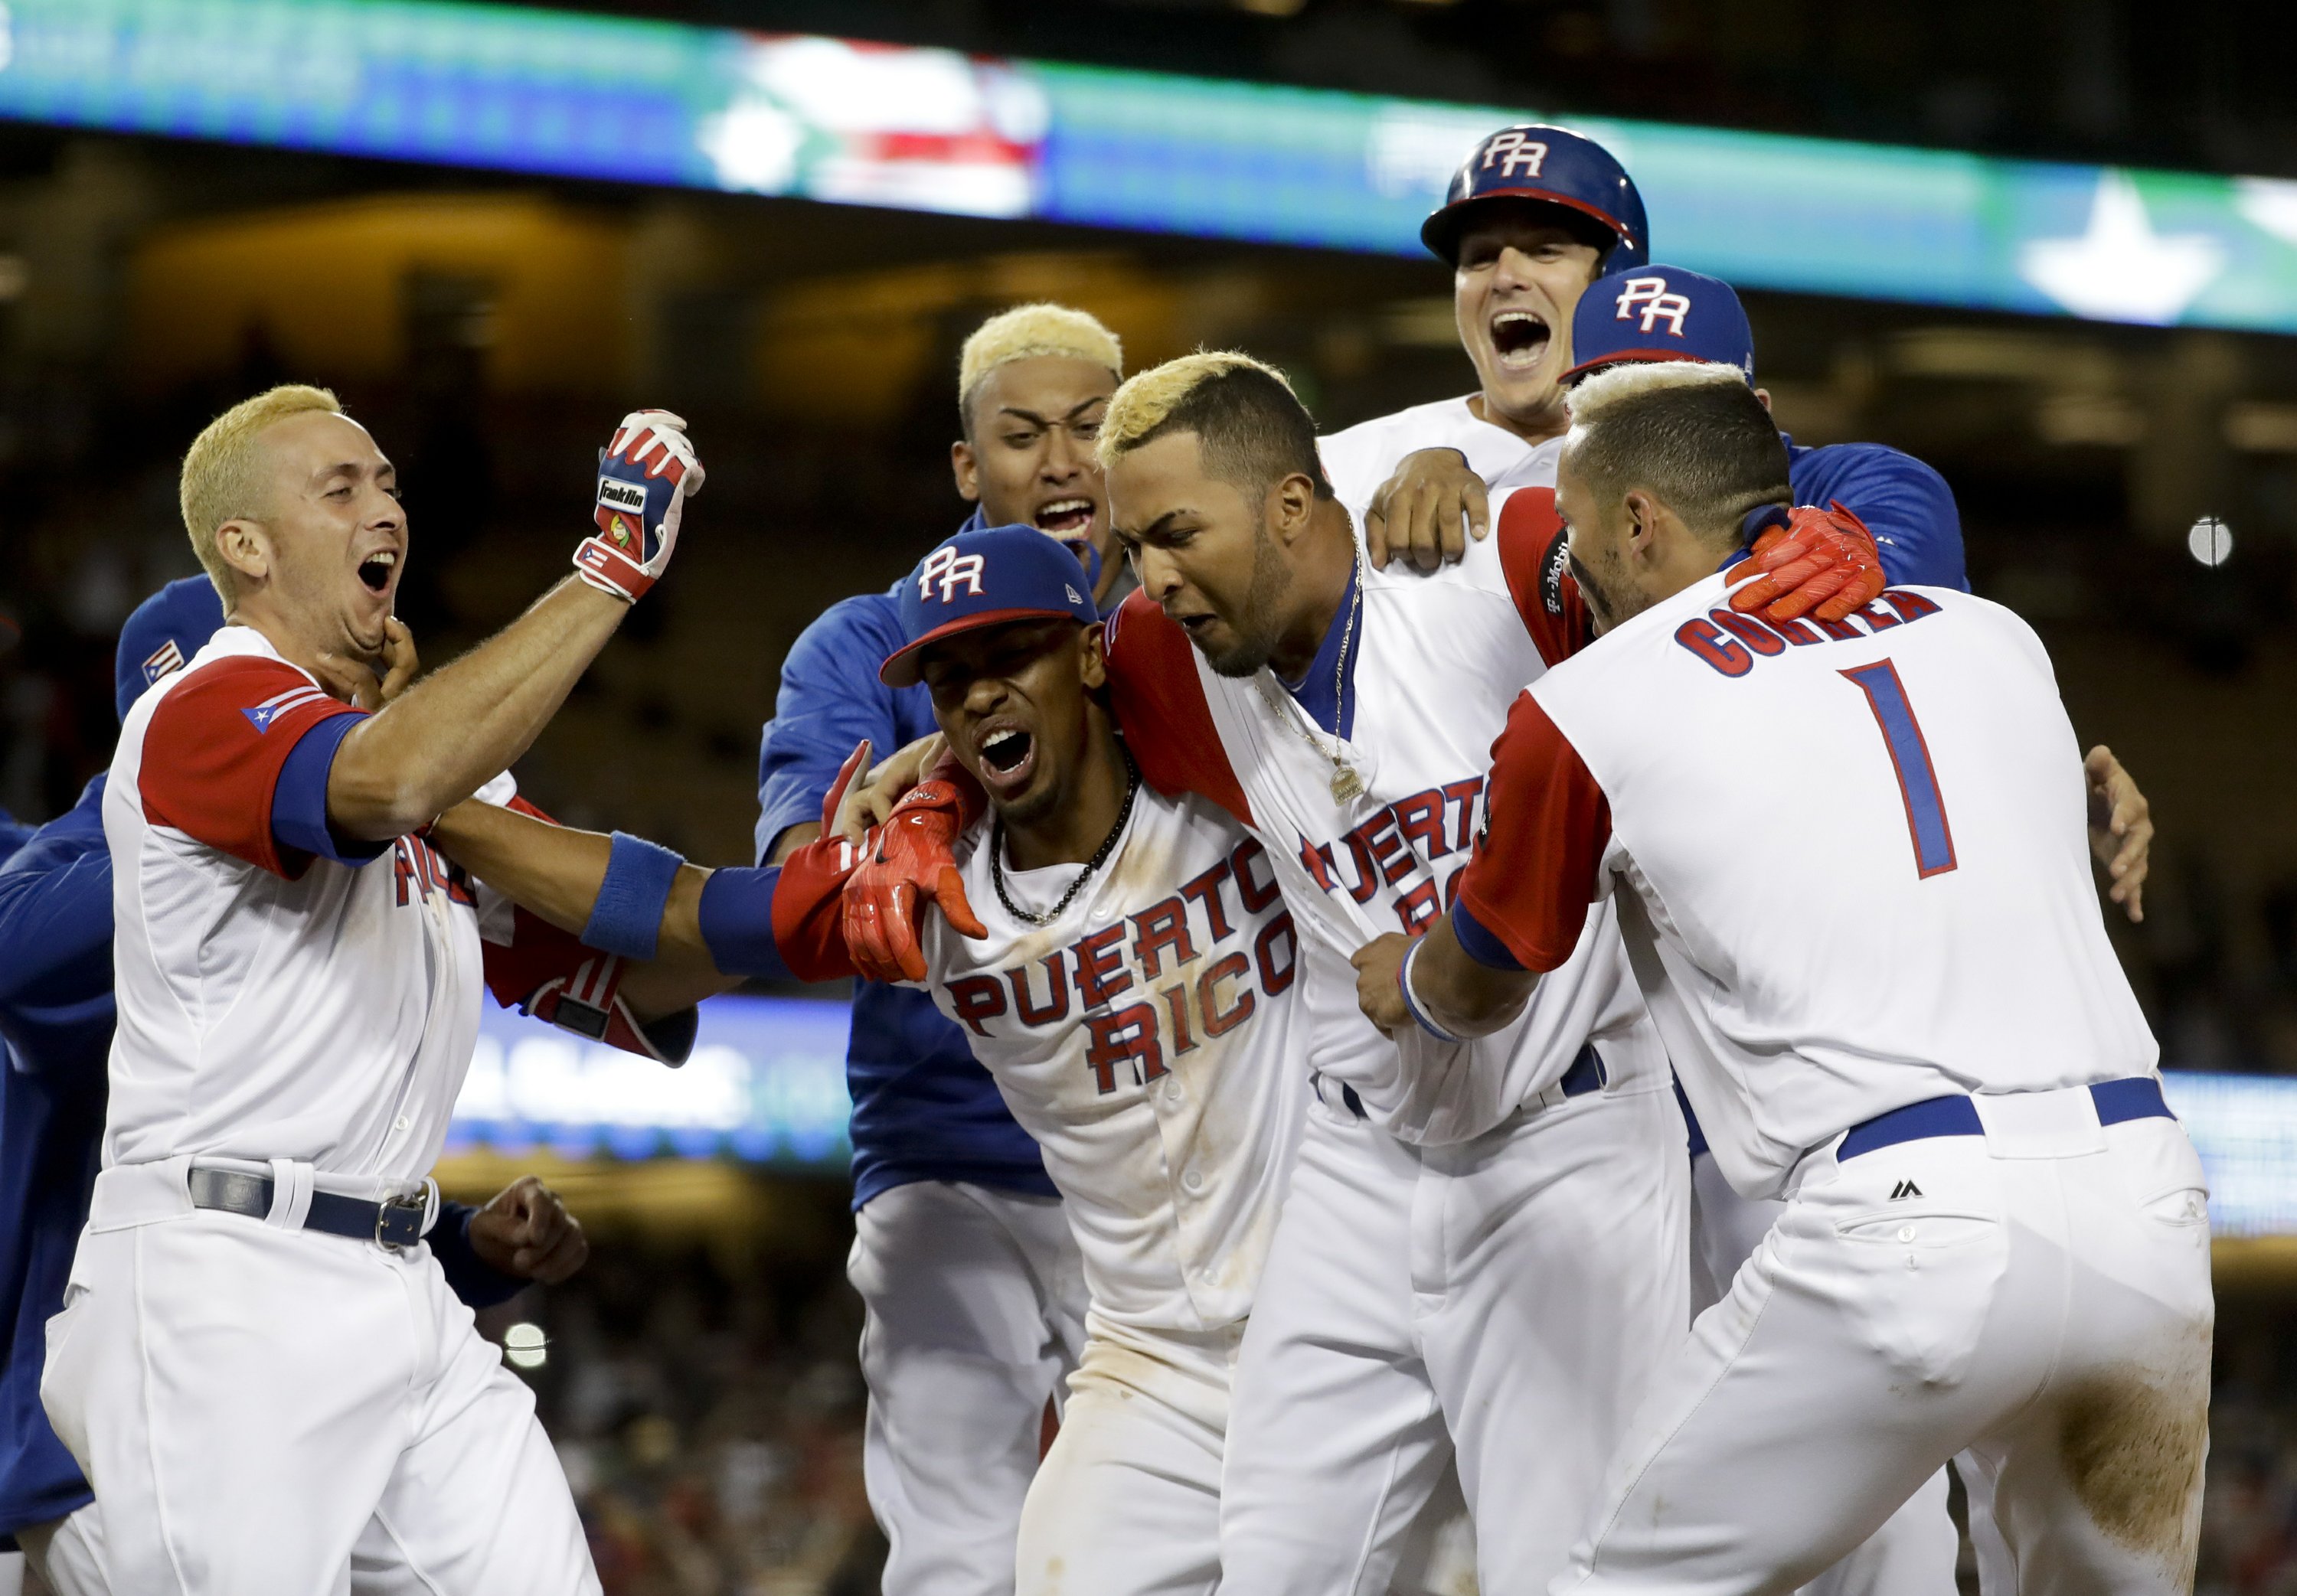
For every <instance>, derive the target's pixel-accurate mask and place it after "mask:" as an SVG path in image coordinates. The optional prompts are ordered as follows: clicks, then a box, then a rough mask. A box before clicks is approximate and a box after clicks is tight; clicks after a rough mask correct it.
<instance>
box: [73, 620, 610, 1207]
mask: <svg viewBox="0 0 2297 1596" xmlns="http://www.w3.org/2000/svg"><path fill="white" fill-rule="evenodd" d="M361 718H362V713H361V712H359V711H358V710H355V709H353V708H351V707H350V705H348V704H344V703H339V702H337V701H336V700H334V699H333V698H330V697H329V696H327V695H326V694H325V692H323V691H322V690H321V689H320V687H318V684H317V682H316V681H315V680H313V679H312V678H311V677H310V676H309V675H308V674H307V673H306V672H304V671H303V670H301V669H299V668H297V667H296V666H294V665H292V664H289V663H288V662H286V661H285V660H284V659H283V658H282V657H281V656H280V654H279V653H278V651H277V650H276V649H275V648H274V647H273V646H271V644H270V642H269V641H268V639H266V638H264V636H263V634H262V633H260V632H259V631H257V630H256V629H254V628H252V627H247V626H226V627H224V628H223V629H221V630H219V631H218V632H217V633H216V635H215V637H214V638H212V639H211V640H210V642H209V643H208V645H207V646H205V647H204V648H202V649H201V650H200V652H199V653H198V654H195V655H194V656H193V659H192V661H191V663H190V664H189V665H188V666H187V667H186V668H185V670H182V671H179V672H178V673H177V674H176V675H173V676H170V677H169V678H167V679H164V680H162V681H161V682H160V683H159V684H158V685H157V686H156V687H152V689H150V690H149V691H148V692H146V693H145V694H144V696H143V697H141V698H140V699H138V700H137V701H136V704H135V706H134V707H133V708H131V709H130V710H129V711H128V718H127V720H126V721H125V723H124V724H123V725H122V726H121V728H120V732H119V750H118V752H117V753H116V754H115V755H114V756H113V760H112V765H111V781H110V783H109V784H108V786H107V787H106V789H105V792H104V801H103V826H104V835H105V840H106V842H107V843H109V845H110V848H111V862H112V913H113V926H114V930H113V939H112V948H113V964H114V967H115V976H116V981H117V991H118V997H119V1029H118V1031H117V1032H116V1033H115V1035H114V1037H113V1040H112V1045H111V1106H110V1109H109V1118H108V1121H107V1123H106V1125H105V1129H104V1139H103V1162H104V1164H105V1165H106V1167H111V1166H112V1165H117V1164H143V1163H149V1162H152V1161H155V1160H159V1159H163V1158H169V1157H172V1156H177V1155H178V1154H192V1155H195V1156H220V1157H231V1158H241V1159H248V1160H254V1161H263V1160H268V1159H273V1158H289V1159H297V1160H301V1161H303V1162H306V1163H309V1164H312V1165H314V1166H315V1167H316V1168H317V1170H318V1171H320V1172H322V1173H324V1174H326V1175H330V1176H333V1177H336V1178H338V1179H339V1180H348V1181H354V1182H364V1181H372V1182H373V1186H374V1189H375V1191H376V1192H378V1193H381V1192H383V1191H386V1190H392V1189H406V1188H408V1187H409V1186H412V1185H414V1184H416V1183H418V1182H419V1181H421V1180H422V1179H423V1177H424V1175H425V1174H427V1173H428V1172H429V1171H430V1169H431V1166H432V1164H433V1163H435V1162H436V1161H437V1159H438V1156H439V1149H440V1145H441V1143H442V1142H443V1141H444V1139H445V1137H446V1133H447V1122H448V1118H449V1114H450V1113H451V1111H452V1109H453V1107H454V1103H455V1096H456V1093H457V1091H459V1090H461V1087H462V1083H463V1074H464V1072H465V1070H466V1069H467V1068H468V1067H469V1065H470V1060H471V1047H472V1044H473V1041H475V1040H476V1038H477V1034H478V1024H479V1007H478V1006H479V993H480V991H481V989H482V985H483V984H484V983H485V982H486V981H487V979H489V978H490V977H493V976H498V975H506V974H507V973H508V967H509V966H510V965H511V964H512V963H513V962H514V961H512V960H509V959H504V960H502V961H501V967H500V968H498V967H497V951H496V949H495V945H494V944H495V942H504V943H507V942H508V941H509V940H510V938H511V936H512V934H513V933H512V929H511V928H512V926H513V925H514V923H515V924H516V925H517V926H519V927H520V929H519V932H518V934H519V936H520V938H521V940H522V941H524V940H526V936H527V933H528V929H529V928H530V927H531V928H533V929H535V930H536V931H539V932H540V933H541V934H542V940H544V941H546V942H548V941H552V940H554V939H555V941H556V944H557V949H558V950H560V951H563V953H564V957H565V971H566V972H567V973H572V972H577V971H579V972H581V975H580V978H581V979H584V980H594V979H595V980H597V981H599V982H603V983H604V985H602V986H601V987H600V989H599V991H597V992H595V993H593V992H590V991H589V988H587V987H586V988H585V989H584V991H585V994H586V995H590V996H597V997H598V999H599V1002H598V1005H597V1007H599V1008H605V1005H606V1003H607V1002H608V1001H609V1000H610V999H609V998H608V997H607V996H606V992H607V989H609V988H610V987H611V984H612V977H613V969H614V967H615V965H614V961H613V960H611V959H607V958H603V957H601V956H597V955H591V954H586V953H583V952H582V951H581V950H580V948H579V947H577V946H576V945H575V944H574V943H573V942H572V939H571V938H563V937H560V936H559V935H558V934H556V933H551V932H548V931H547V927H541V926H540V924H539V922H534V921H530V920H527V919H525V918H524V917H514V916H513V915H512V914H511V913H510V911H509V905H508V903H507V902H506V901H504V900H502V899H500V898H498V897H496V896H494V895H493V894H492V893H486V894H485V897H486V900H487V905H488V930H489V935H490V942H489V944H488V948H489V951H488V952H487V953H486V955H485V962H484V964H483V965H482V942H481V935H480V911H481V903H480V899H481V890H474V884H473V883H472V881H471V880H470V878H469V877H468V876H465V875H464V874H463V872H462V871H460V870H459V869H457V868H453V867H452V866H450V865H449V864H448V862H447V861H446V860H444V859H442V858H440V855H439V854H438V853H436V852H434V851H432V849H431V847H430V846H429V844H427V843H424V841H423V840H422V839H421V838H419V837H413V836H404V837H400V838H398V839H397V840H396V841H394V842H391V843H353V842H350V841H348V840H346V839H343V838H342V837H339V836H337V835H334V834H333V832H332V831H331V829H330V827H328V824H327V818H326V786H327V774H328V770H329V769H330V767H331V765H332V763H333V757H334V752H335V749H336V747H337V745H339V744H340V743H341V742H342V739H343V737H344V736H345V735H346V734H347V733H348V732H349V731H350V728H352V727H354V726H356V725H357V724H358V721H359V720H360V719H361ZM520 957H521V959H522V960H523V959H524V958H525V957H526V950H522V952H521V956H520ZM526 974H527V975H528V976H530V977H531V976H532V975H533V974H534V973H533V972H532V970H531V968H530V969H529V970H528V971H527V972H526ZM536 984H537V981H536V980H535V979H526V980H524V981H523V982H522V983H521V984H520V985H519V989H518V990H517V991H515V992H511V993H507V994H504V995H505V1000H506V1001H510V1000H516V999H517V998H520V997H523V996H524V995H526V994H527V993H528V992H531V991H532V990H533V988H534V986H535V985H536ZM501 991H502V989H501V987H500V986H499V985H498V993H500V992H501Z"/></svg>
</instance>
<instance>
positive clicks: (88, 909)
mask: <svg viewBox="0 0 2297 1596" xmlns="http://www.w3.org/2000/svg"><path fill="white" fill-rule="evenodd" d="M222 624H223V606H222V605H221V604H220V603H218V600H217V598H216V591H215V587H214V585H213V584H212V583H211V582H210V581H209V580H208V579H207V578H206V577H204V576H196V577H186V578H185V579H184V580H181V581H177V582H171V583H169V585H168V586H167V587H166V588H162V589H161V591H160V592H158V593H155V594H153V595H152V596H151V597H150V598H148V599H146V600H145V601H144V603H143V604H141V605H137V606H136V612H135V613H133V614H131V615H130V616H128V621H127V623H126V624H125V625H124V626H122V627H121V628H120V632H119V650H118V666H117V674H118V687H117V698H118V703H119V713H120V717H121V718H122V719H123V720H124V719H126V717H127V713H128V707H129V706H130V705H131V704H133V703H135V701H136V698H138V697H139V696H141V695H142V694H143V692H144V689H145V688H146V687H149V686H150V685H151V684H152V682H154V681H157V680H158V679H161V677H164V676H167V675H169V674H171V673H172V672H174V671H176V670H181V669H182V668H183V664H184V662H185V661H186V660H188V659H189V658H191V656H192V655H193V654H197V653H198V652H199V650H200V648H201V646H202V645H203V644H204V643H205V642H206V641H207V640H208V638H210V637H211V636H213V635H214V633H215V631H216V629H218V628H219V627H220V626H222ZM103 788H104V778H103V777H102V776H98V777H96V778H95V780H94V781H92V782H90V783H89V784H88V786H87V790H86V792H85V793H83V794H81V796H80V800H79V802H78V803H77V804H76V805H74V806H73V807H72V809H70V810H68V811H67V812H66V813H64V814H63V815H62V816H60V817H58V818H57V819H54V820H52V821H50V822H49V823H48V824H47V825H45V826H43V827H40V828H39V829H38V830H37V831H36V832H30V833H29V835H27V836H26V837H25V838H24V839H22V843H21V847H20V849H19V850H18V851H16V852H15V854H14V857H12V859H9V860H6V861H5V862H4V863H0V1039H4V1043H5V1049H6V1055H7V1062H8V1064H9V1065H10V1066H11V1067H9V1069H8V1070H7V1071H6V1073H5V1074H0V1148H4V1153H0V1170H4V1171H5V1174H4V1175H0V1213H6V1214H7V1215H9V1217H10V1220H11V1222H10V1223H9V1224H7V1225H6V1227H5V1229H4V1230H0V1285H4V1287H5V1288H6V1290H7V1291H8V1293H9V1294H10V1296H9V1297H8V1299H7V1300H9V1301H10V1302H11V1303H12V1307H11V1308H10V1309H9V1310H8V1311H7V1312H4V1313H0V1321H4V1322H6V1323H7V1324H9V1325H10V1326H11V1327H12V1330H11V1333H10V1337H9V1345H10V1352H9V1356H8V1359H7V1364H6V1372H5V1375H4V1378H0V1532H4V1533H6V1534H11V1535H13V1536H14V1537H15V1538H16V1539H17V1540H18V1541H19V1542H20V1543H22V1544H23V1545H24V1546H25V1547H27V1548H28V1549H29V1550H30V1551H32V1552H33V1554H34V1560H35V1561H36V1562H37V1564H38V1565H39V1566H40V1569H41V1573H42V1575H44V1576H45V1578H46V1580H47V1582H48V1584H49V1586H50V1588H51V1589H53V1590H55V1591H57V1592H61V1593H62V1596H97V1593H99V1592H103V1590H104V1589H105V1586H104V1583H103V1558H102V1547H103V1532H102V1527H101V1525H100V1523H99V1521H98V1518H97V1514H96V1510H95V1506H94V1501H95V1498H94V1493H91V1492H90V1491H89V1489H88V1487H87V1481H86V1478H85V1477H83V1476H82V1475H81V1473H80V1470H79V1468H78V1466H77V1465H75V1464H74V1463H73V1462H72V1460H71V1458H70V1454H68V1453H67V1452H65V1451H64V1449H63V1445H62V1443H61V1442H59V1441H58V1440H57V1439H56V1437H55V1431H54V1428H53V1427H51V1426H50V1425H49V1423H48V1419H47V1415H46V1414H45V1413H44V1412H42V1411H40V1404H39V1391H38V1387H39V1378H40V1370H41V1367H42V1365H43V1362H44V1349H43V1345H42V1335H43V1330H44V1328H45V1324H46V1322H47V1320H49V1319H50V1318H51V1317H53V1316H54V1314H55V1313H56V1312H57V1311H58V1310H59V1309H60V1308H62V1305H63V1297H64V1283H65V1279H66V1275H67V1273H68V1271H69V1270H70V1265H71V1256H72V1248H73V1244H74V1243H75V1242H76V1241H77V1240H78V1238H79V1233H80V1230H81V1227H82V1226H83V1225H85V1224H86V1222H87V1205H88V1195H89V1188H90V1186H91V1185H92V1184H93V1182H94V1181H95V1172H96V1151H97V1148H96V1143H97V1140H98V1138H99V1137H100V1135H101V1134H102V1131H103V1107H104V1063H105V1055H106V1054H107V1053H108V1052H109V1051H110V1049H111V1032H112V1014H113V1009H112V991H111V854H110V853H109V852H108V851H106V849H105V847H104V843H103ZM424 1245H425V1246H427V1247H429V1249H430V1250H431V1251H432V1254H433V1255H435V1256H436V1257H437V1258H438V1260H439V1266H440V1272H441V1273H442V1274H443V1275H444V1276H445V1277H446V1280H447V1283H448V1285H449V1287H451V1288H452V1289H453V1291H454V1293H455V1295H456V1296H457V1297H459V1298H461V1299H462V1301H463V1302H464V1303H465V1304H468V1305H469V1306H471V1307H473V1308H483V1307H490V1306H492V1305H493V1304H497V1303H501V1302H505V1301H506V1300H508V1299H509V1298H510V1297H511V1296H513V1295H515V1293H516V1292H518V1291H519V1290H520V1289H521V1288H523V1287H525V1286H526V1285H527V1284H528V1283H529V1282H530V1281H533V1280H539V1281H543V1282H546V1283H549V1284H556V1283H557V1282H559V1281H562V1280H564V1279H568V1278H569V1277H571V1276H572V1274H573V1273H574V1272H575V1271H577V1270H579V1269H580V1268H581V1266H582V1263H583V1262H584V1260H585V1259H586V1258H587V1257H588V1256H589V1243H588V1242H587V1241H586V1240H585V1239H584V1238H583V1235H582V1227H581V1225H580V1223H579V1222H576V1220H575V1219H574V1217H573V1216H572V1214H570V1213H567V1212H566V1209H565V1206H564V1204H562V1203H561V1202H560V1201H559V1200H558V1198H557V1196H556V1194H555V1193H553V1192H552V1191H551V1190H550V1189H548V1188H547V1187H546V1186H544V1185H543V1184H542V1183H541V1182H540V1181H536V1180H535V1179H533V1178H532V1177H531V1176H528V1177H525V1178H523V1179H522V1180H520V1181H517V1182H515V1183H514V1184H513V1185H512V1186H510V1187H509V1188H508V1189H506V1190H504V1191H503V1192H502V1193H501V1194H500V1195H498V1197H495V1198H494V1200H493V1201H492V1202H490V1203H489V1204H488V1205H486V1206H485V1207H484V1208H482V1209H473V1208H470V1207H468V1206H466V1205H463V1204H461V1203H454V1202H449V1201H446V1200H443V1199H442V1200H441V1201H440V1205H439V1222H438V1223H437V1224H436V1225H435V1226H433V1227H432V1230H431V1232H430V1234H429V1235H428V1236H427V1237H426V1238H424ZM404 1583H405V1571H404V1569H403V1567H401V1566H399V1565H398V1564H396V1563H395V1562H394V1560H393V1559H392V1558H391V1551H390V1548H389V1545H388V1543H386V1542H384V1541H383V1538H382V1537H381V1534H380V1532H379V1531H378V1530H376V1529H375V1527H374V1526H370V1530H369V1534H367V1535H366V1537H363V1538H362V1540H361V1541H360V1543H358V1545H356V1546H354V1547H353V1549H352V1558H351V1586H352V1589H353V1591H354V1592H375V1591H388V1590H395V1589H398V1588H400V1586H401V1585H403V1584H404Z"/></svg>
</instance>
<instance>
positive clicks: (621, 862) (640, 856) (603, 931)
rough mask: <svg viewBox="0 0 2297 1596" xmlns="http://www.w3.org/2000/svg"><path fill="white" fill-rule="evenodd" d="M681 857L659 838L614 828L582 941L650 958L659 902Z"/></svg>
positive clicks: (665, 899)
mask: <svg viewBox="0 0 2297 1596" xmlns="http://www.w3.org/2000/svg"><path fill="white" fill-rule="evenodd" d="M685 862H686V860H684V859H682V858H680V857H679V855H677V854H675V853H672V852H671V851H670V850H669V849H667V848H664V847H663V846H662V845H661V844H660V843H649V842H647V841H646V839H645V838H644V837H634V836H632V835H630V834H629V833H628V832H624V831H618V832H616V833H614V851H613V855H612V856H611V857H610V858H609V859H608V860H606V878H605V880H604V881H602V882H600V883H599V884H598V901H597V903H596V904H594V905H592V906H591V909H590V923H589V925H587V926H583V927H582V942H583V944H584V945H585V946H586V947H591V948H596V949H597V950H598V951H600V952H601V953H619V954H621V955H622V957H623V958H653V957H654V949H655V938H656V937H657V936H659V935H660V934H661V932H662V910H663V905H664V904H666V903H668V902H669V901H670V888H671V883H672V882H674V881H676V880H677V879H678V867H679V866H680V865H682V864H684V863H685Z"/></svg>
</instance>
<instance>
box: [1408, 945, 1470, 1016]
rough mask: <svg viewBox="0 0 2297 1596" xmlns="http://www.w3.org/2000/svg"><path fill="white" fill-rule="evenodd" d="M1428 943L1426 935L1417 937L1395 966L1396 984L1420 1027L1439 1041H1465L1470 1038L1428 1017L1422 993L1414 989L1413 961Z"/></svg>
mask: <svg viewBox="0 0 2297 1596" xmlns="http://www.w3.org/2000/svg"><path fill="white" fill-rule="evenodd" d="M1427 945H1428V939H1427V938H1426V937H1424V936H1423V937H1419V938H1417V939H1415V940H1414V941H1413V942H1412V947H1411V950H1409V951H1408V952H1406V953H1405V954H1404V962H1403V963H1402V964H1400V965H1398V966H1396V967H1395V984H1396V985H1397V986H1399V987H1401V988H1403V989H1404V1008H1408V1009H1410V1010H1411V1011H1412V1018H1413V1019H1414V1020H1417V1021H1418V1022H1419V1023H1420V1029H1421V1030H1422V1031H1425V1032H1428V1035H1430V1036H1432V1037H1434V1038H1435V1039H1436V1040H1437V1041H1448V1042H1464V1041H1467V1040H1468V1039H1467V1038H1466V1037H1464V1036H1454V1035H1453V1034H1452V1033H1451V1032H1449V1031H1446V1030H1445V1029H1444V1027H1443V1026H1441V1025H1439V1024H1437V1023H1436V1022H1435V1021H1434V1020H1432V1019H1430V1018H1428V1011H1427V1010H1426V1009H1425V1008H1421V1007H1420V995H1419V994H1418V993H1417V992H1415V991H1412V960H1413V959H1415V958H1419V957H1420V949H1422V948H1424V947H1426V946H1427Z"/></svg>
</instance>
